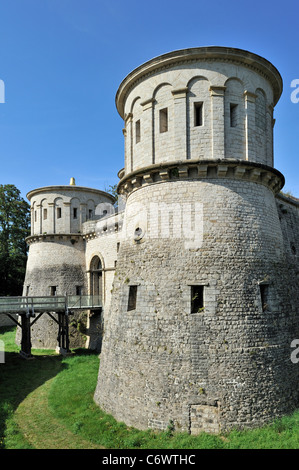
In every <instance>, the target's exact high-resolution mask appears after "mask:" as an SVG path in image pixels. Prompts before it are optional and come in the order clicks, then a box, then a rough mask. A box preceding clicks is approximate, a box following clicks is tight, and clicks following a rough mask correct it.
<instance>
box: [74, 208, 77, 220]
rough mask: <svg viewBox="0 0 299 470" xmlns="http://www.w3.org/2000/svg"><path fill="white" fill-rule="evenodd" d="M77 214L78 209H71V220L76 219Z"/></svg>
mask: <svg viewBox="0 0 299 470" xmlns="http://www.w3.org/2000/svg"><path fill="white" fill-rule="evenodd" d="M77 214H78V209H77V207H74V208H73V218H74V219H76V218H77Z"/></svg>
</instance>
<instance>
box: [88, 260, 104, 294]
mask: <svg viewBox="0 0 299 470" xmlns="http://www.w3.org/2000/svg"><path fill="white" fill-rule="evenodd" d="M89 275H90V279H89V286H90V287H89V290H90V295H98V296H99V299H100V300H101V301H102V300H103V267H102V262H101V260H100V258H99V257H98V256H94V257H93V258H92V260H91V263H90V271H89Z"/></svg>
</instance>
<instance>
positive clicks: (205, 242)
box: [24, 46, 299, 434]
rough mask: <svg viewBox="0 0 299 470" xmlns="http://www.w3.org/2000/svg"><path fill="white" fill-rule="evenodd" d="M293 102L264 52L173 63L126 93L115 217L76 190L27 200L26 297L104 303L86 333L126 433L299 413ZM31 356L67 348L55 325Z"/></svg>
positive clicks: (188, 54) (46, 323) (37, 330)
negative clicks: (290, 179)
mask: <svg viewBox="0 0 299 470" xmlns="http://www.w3.org/2000/svg"><path fill="white" fill-rule="evenodd" d="M281 93H282V79H281V76H280V74H279V72H278V71H277V69H276V68H275V67H274V66H273V65H272V64H271V63H270V62H268V61H267V60H265V59H264V58H262V57H260V56H258V55H256V54H253V53H250V52H247V51H244V50H240V49H234V48H226V47H214V46H213V47H200V48H192V49H184V50H179V51H174V52H170V53H167V54H164V55H162V56H160V57H157V58H155V59H152V60H150V61H148V62H146V63H145V64H143V65H141V66H140V67H138V68H136V69H135V70H134V71H133V72H131V73H130V74H129V75H128V76H127V77H126V78H125V79H124V80H123V81H122V83H121V85H120V87H119V89H118V91H117V95H116V106H117V110H118V112H119V114H120V116H121V117H122V118H123V120H124V129H123V133H124V139H125V166H124V168H123V169H122V170H120V171H119V173H118V176H119V178H120V181H119V183H118V193H119V197H120V200H121V204H120V205H119V206H120V207H119V210H118V212H116V213H114V209H113V206H112V204H113V198H112V196H111V195H109V194H107V193H105V192H103V191H99V190H96V189H90V188H85V187H80V186H77V185H75V184H74V181H71V184H70V185H68V186H51V187H44V188H40V189H36V190H33V191H31V192H30V193H29V194H28V199H29V200H30V202H31V211H32V219H31V220H32V223H31V236H30V237H29V238H28V239H27V241H28V244H29V247H30V248H29V256H28V264H27V271H26V278H25V282H24V295H29V296H30V295H56V294H58V295H59V294H60V295H64V294H69V295H84V294H92V295H100V297H101V299H102V304H103V313H102V316H101V315H94V314H93V312H89V313H88V315H87V326H86V331H85V333H86V346H87V347H90V348H93V349H98V350H100V349H99V348H101V355H100V370H99V377H98V384H97V388H96V390H95V396H94V398H95V401H96V402H97V403H98V404H99V405H100V406H101V407H102V408H103V409H104V410H105V411H107V412H108V413H111V414H112V415H113V416H114V417H115V418H116V419H117V420H120V421H124V422H125V423H126V424H127V425H130V426H135V427H137V428H140V429H147V428H148V427H150V428H153V429H166V428H167V427H168V426H169V425H171V426H172V427H174V429H176V430H182V431H186V430H187V431H189V432H190V433H191V434H196V433H198V432H200V431H202V430H204V431H207V432H219V431H220V430H228V429H231V428H232V427H241V428H242V427H248V428H250V427H255V426H260V425H263V424H264V423H267V422H268V421H270V420H273V419H274V418H276V417H280V416H282V415H283V414H287V413H289V412H291V411H293V410H294V409H295V408H296V407H298V406H299V368H298V365H296V364H293V363H292V361H291V359H290V355H291V349H290V344H291V342H292V340H293V339H295V338H299V321H298V305H299V265H298V259H299V258H298V255H299V240H298V229H299V201H298V199H296V198H294V197H290V196H286V195H283V194H282V193H281V192H280V191H281V189H282V188H283V186H284V177H283V175H282V174H281V173H280V172H279V171H278V170H276V169H275V168H274V165H273V127H274V122H275V120H274V118H273V110H274V107H275V105H276V103H277V102H278V100H279V98H280V95H281ZM102 327H103V330H104V331H103V342H102ZM84 341H85V340H84ZM32 342H33V347H49V348H52V347H55V344H56V329H55V328H54V327H53V324H51V320H50V319H46V318H45V319H43V320H40V321H39V322H37V323H36V324H35V325H34V327H33V331H32ZM75 342H76V338H75V337H74V343H75Z"/></svg>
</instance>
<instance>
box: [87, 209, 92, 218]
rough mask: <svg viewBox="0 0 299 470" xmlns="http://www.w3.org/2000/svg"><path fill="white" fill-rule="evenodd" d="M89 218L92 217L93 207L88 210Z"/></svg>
mask: <svg viewBox="0 0 299 470" xmlns="http://www.w3.org/2000/svg"><path fill="white" fill-rule="evenodd" d="M88 218H89V220H90V219H92V209H89V211H88Z"/></svg>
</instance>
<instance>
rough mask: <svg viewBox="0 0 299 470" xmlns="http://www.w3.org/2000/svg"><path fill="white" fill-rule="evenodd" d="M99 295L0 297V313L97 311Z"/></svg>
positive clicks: (99, 303)
mask: <svg viewBox="0 0 299 470" xmlns="http://www.w3.org/2000/svg"><path fill="white" fill-rule="evenodd" d="M101 307H102V302H101V297H100V296H99V295H66V296H58V295H57V296H56V295H55V296H40V297H0V313H19V314H22V313H29V312H30V313H32V312H64V311H66V310H67V309H99V308H101Z"/></svg>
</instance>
